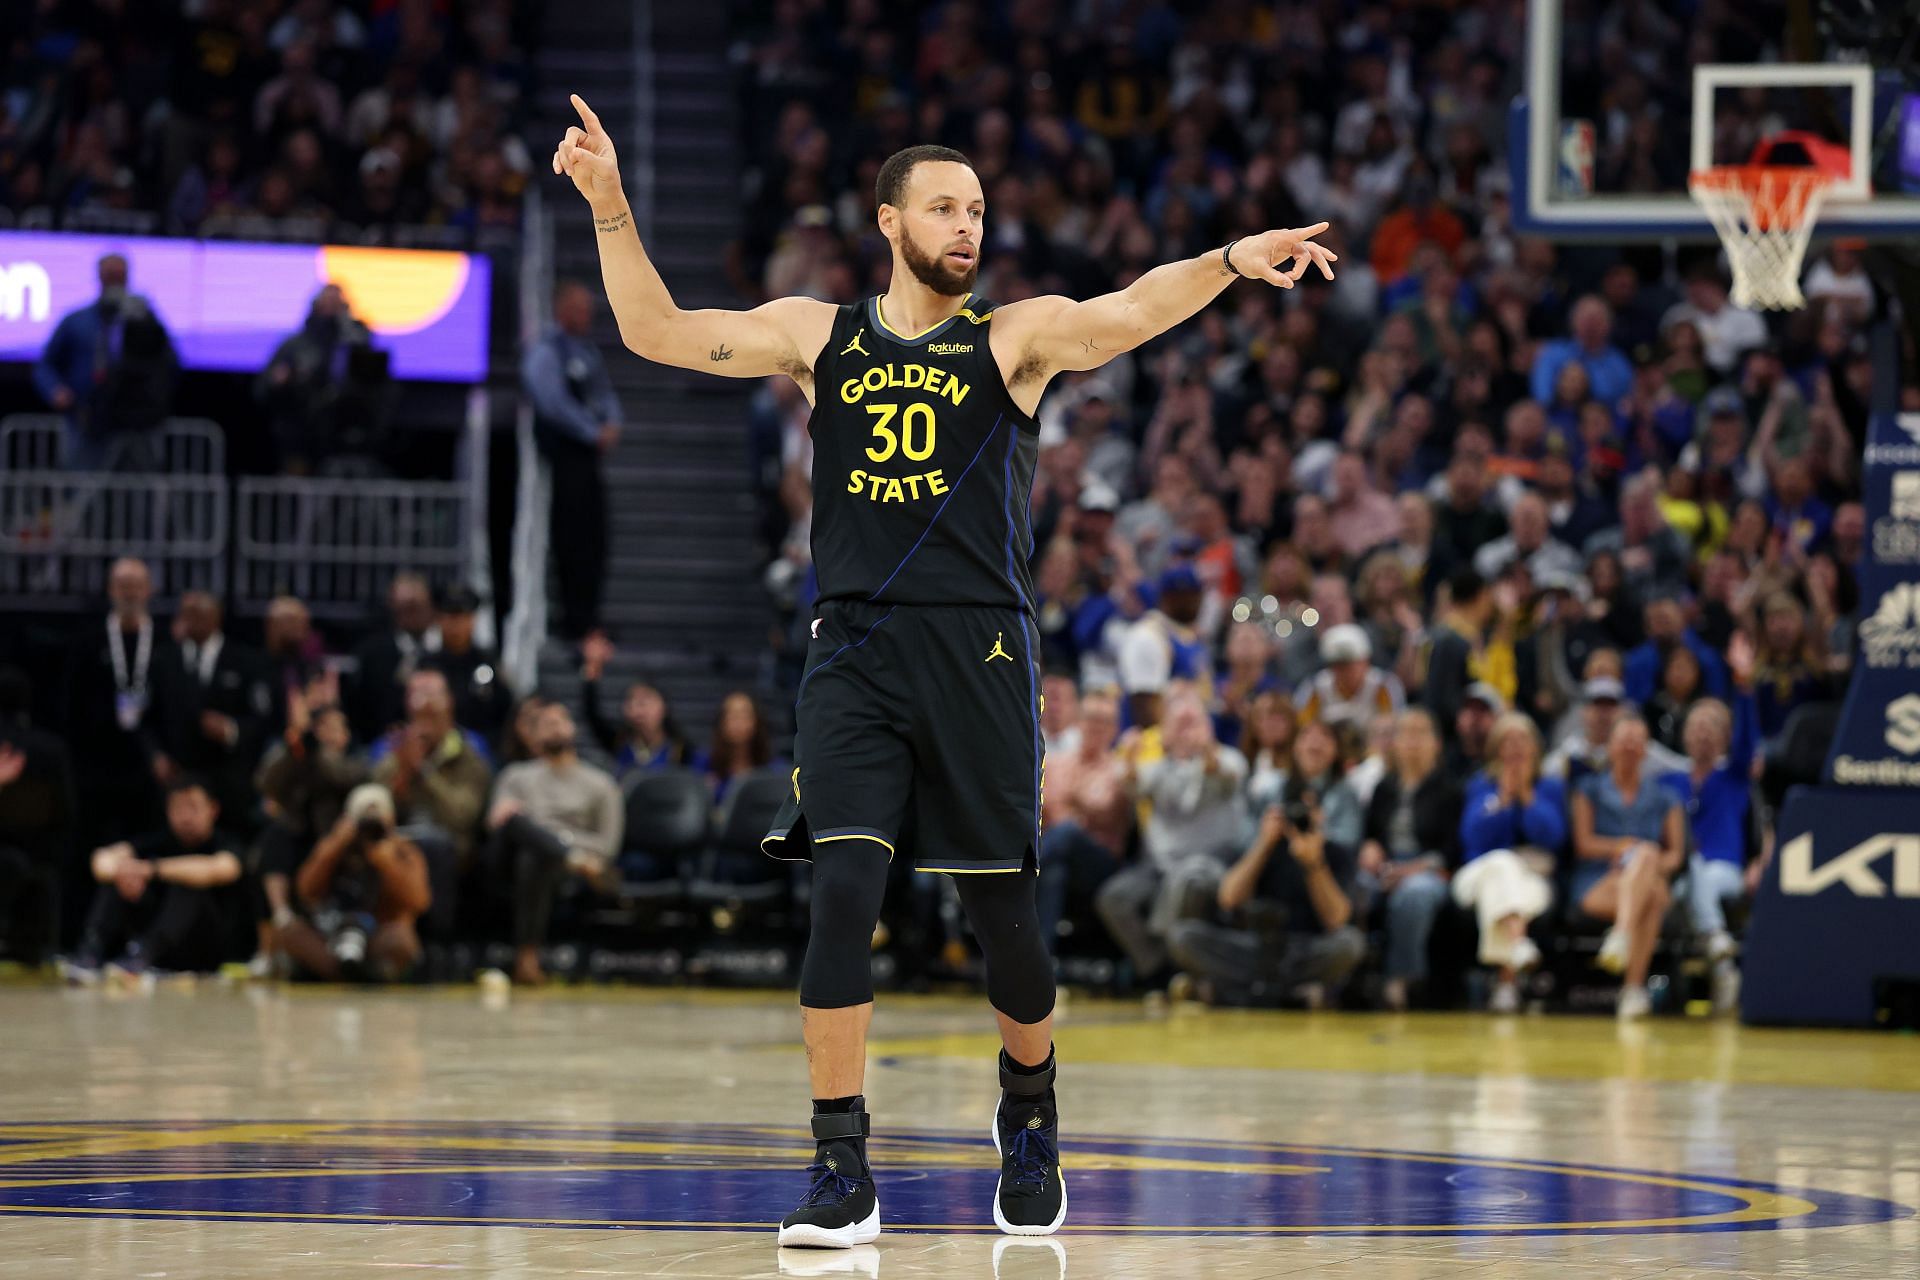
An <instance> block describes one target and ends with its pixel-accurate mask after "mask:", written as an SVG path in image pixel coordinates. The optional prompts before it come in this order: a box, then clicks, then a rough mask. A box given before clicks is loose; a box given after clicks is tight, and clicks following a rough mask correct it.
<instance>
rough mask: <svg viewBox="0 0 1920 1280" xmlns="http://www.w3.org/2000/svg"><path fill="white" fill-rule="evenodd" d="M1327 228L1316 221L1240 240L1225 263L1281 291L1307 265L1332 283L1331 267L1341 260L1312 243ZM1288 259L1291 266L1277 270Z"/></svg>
mask: <svg viewBox="0 0 1920 1280" xmlns="http://www.w3.org/2000/svg"><path fill="white" fill-rule="evenodd" d="M1329 225H1330V224H1328V223H1325V222H1316V223H1314V224H1313V225H1312V226H1310V227H1289V228H1287V229H1284V230H1280V231H1263V232H1261V233H1260V234H1259V235H1257V236H1246V237H1243V238H1242V239H1241V240H1239V241H1238V242H1236V243H1235V244H1234V246H1233V251H1232V253H1230V254H1229V255H1228V262H1229V263H1230V264H1231V265H1232V267H1233V268H1234V270H1236V271H1238V272H1239V273H1240V274H1241V275H1243V276H1247V277H1249V278H1250V279H1256V280H1265V281H1266V282H1267V283H1268V284H1277V285H1279V286H1280V287H1281V288H1282V289H1291V288H1293V284H1294V281H1296V280H1298V279H1299V278H1300V277H1301V276H1303V275H1305V274H1306V273H1307V268H1308V267H1309V266H1317V267H1319V268H1320V274H1321V275H1323V276H1325V277H1326V278H1327V279H1329V280H1331V279H1333V264H1334V263H1336V262H1338V261H1339V260H1340V255H1339V254H1337V253H1335V252H1334V251H1333V250H1331V249H1329V248H1327V247H1326V246H1325V245H1320V244H1315V243H1314V241H1313V238H1314V237H1315V236H1317V235H1319V234H1320V233H1321V232H1323V231H1325V230H1326V229H1327V227H1328V226H1329ZM1288 258H1292V259H1293V265H1292V266H1291V267H1289V268H1287V269H1286V270H1285V271H1282V270H1280V264H1281V263H1283V262H1285V261H1286V260H1287V259H1288Z"/></svg>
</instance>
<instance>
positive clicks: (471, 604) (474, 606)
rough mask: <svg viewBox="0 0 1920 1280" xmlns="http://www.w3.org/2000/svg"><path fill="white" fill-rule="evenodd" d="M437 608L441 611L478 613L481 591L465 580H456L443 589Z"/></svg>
mask: <svg viewBox="0 0 1920 1280" xmlns="http://www.w3.org/2000/svg"><path fill="white" fill-rule="evenodd" d="M437 608H438V610H439V612H441V613H478V612H480V593H479V592H477V591H475V590H474V589H473V588H472V587H470V586H468V585H467V584H466V583H464V582H456V583H454V584H452V585H451V586H448V587H446V588H444V589H442V590H441V592H440V599H439V602H438V604H437Z"/></svg>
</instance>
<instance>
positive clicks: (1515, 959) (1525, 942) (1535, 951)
mask: <svg viewBox="0 0 1920 1280" xmlns="http://www.w3.org/2000/svg"><path fill="white" fill-rule="evenodd" d="M1507 963H1508V964H1510V965H1512V966H1513V967H1514V969H1515V970H1516V971H1519V972H1524V971H1526V970H1528V969H1536V968H1538V967H1539V966H1540V948H1539V947H1536V946H1535V945H1533V939H1532V938H1516V939H1515V940H1514V943H1513V954H1512V956H1511V957H1509V959H1508V960H1507Z"/></svg>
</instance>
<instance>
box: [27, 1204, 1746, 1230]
mask: <svg viewBox="0 0 1920 1280" xmlns="http://www.w3.org/2000/svg"><path fill="white" fill-rule="evenodd" d="M0 1213H18V1214H28V1215H32V1216H34V1217H45V1216H64V1215H68V1214H91V1215H95V1216H107V1217H115V1218H120V1217H143V1218H148V1217H151V1218H235V1219H246V1220H251V1221H258V1220H261V1219H268V1220H272V1221H278V1222H298V1221H310V1220H311V1221H322V1222H382V1223H388V1222H391V1223H403V1222H412V1223H429V1224H433V1225H437V1226H465V1225H467V1224H470V1223H472V1224H479V1225H482V1226H512V1225H521V1224H533V1225H539V1226H550V1227H629V1228H649V1229H656V1230H669V1231H671V1230H682V1231H687V1230H702V1231H714V1230H722V1231H724V1230H735V1231H763V1230H766V1229H767V1227H768V1225H769V1224H768V1223H767V1222H765V1221H755V1222H690V1221H685V1220H680V1219H642V1218H628V1219H622V1218H536V1217H519V1218H513V1217H496V1216H483V1215H478V1214H475V1215H459V1216H454V1215H432V1214H400V1213H309V1212H305V1211H302V1210H298V1209H289V1210H271V1209H114V1208H103V1207H98V1206H93V1205H84V1206H71V1207H68V1206H54V1205H49V1206H44V1207H43V1206H39V1205H0ZM1742 1213H1744V1211H1742ZM1755 1220H1756V1219H1754V1218H1750V1217H1745V1216H1741V1215H1737V1214H1716V1215H1710V1216H1704V1217H1699V1218H1641V1219H1635V1220H1631V1221H1623V1222H1619V1221H1617V1222H1512V1223H1500V1222H1490V1223H1483V1224H1472V1223H1436V1224H1433V1225H1429V1226H1412V1225H1408V1226H1377V1225H1371V1224H1355V1223H1346V1224H1322V1225H1315V1226H1308V1225H1299V1226H1204V1225H1194V1226H1179V1225H1172V1226H1138V1225H1134V1224H1129V1223H1113V1224H1107V1225H1101V1224H1094V1223H1084V1224H1068V1225H1067V1226H1064V1227H1062V1228H1061V1230H1062V1231H1064V1232H1068V1233H1071V1234H1075V1235H1223V1236H1268V1235H1277V1236H1297V1235H1327V1234H1343V1235H1457V1234H1462V1233H1473V1234H1476V1235H1479V1234H1485V1235H1512V1234H1515V1233H1526V1232H1538V1231H1603V1232H1604V1231H1631V1230H1644V1229H1648V1228H1655V1227H1695V1226H1719V1225H1724V1224H1727V1223H1735V1222H1743V1221H1755ZM888 1225H889V1226H891V1227H893V1228H894V1229H895V1230H900V1231H930V1232H983V1233H984V1232H992V1231H996V1230H998V1228H996V1227H992V1226H988V1225H986V1224H983V1223H972V1222H895V1223H889V1224H888Z"/></svg>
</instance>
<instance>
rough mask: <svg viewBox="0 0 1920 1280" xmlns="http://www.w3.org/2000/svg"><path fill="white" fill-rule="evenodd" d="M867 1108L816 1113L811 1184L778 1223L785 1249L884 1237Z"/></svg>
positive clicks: (846, 1244) (842, 1244) (828, 1246)
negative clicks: (869, 1148)
mask: <svg viewBox="0 0 1920 1280" xmlns="http://www.w3.org/2000/svg"><path fill="white" fill-rule="evenodd" d="M870 1125H871V1122H870V1121H869V1120H868V1118H867V1113H866V1112H865V1111H848V1112H842V1113H839V1114H836V1115H824V1116H815V1117H814V1118H813V1140H814V1142H815V1143H816V1144H818V1145H817V1146H816V1147H815V1149H814V1158H813V1163H812V1164H810V1165H808V1166H807V1173H808V1174H809V1175H811V1176H812V1178H813V1185H812V1186H810V1187H809V1188H808V1189H807V1198H806V1199H804V1200H802V1201H801V1202H800V1207H799V1208H797V1209H795V1210H794V1211H793V1212H792V1213H790V1214H788V1215H787V1216H786V1217H785V1218H783V1219H781V1222H780V1244H781V1247H782V1248H786V1247H790V1246H791V1247H799V1248H812V1249H851V1248H853V1247H854V1246H855V1245H862V1244H872V1243H873V1242H874V1241H875V1240H876V1239H878V1238H879V1236H880V1200H879V1198H878V1197H877V1196H875V1195H874V1191H873V1170H872V1169H870V1168H869V1167H868V1166H867V1133H868V1130H869V1128H870Z"/></svg>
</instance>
